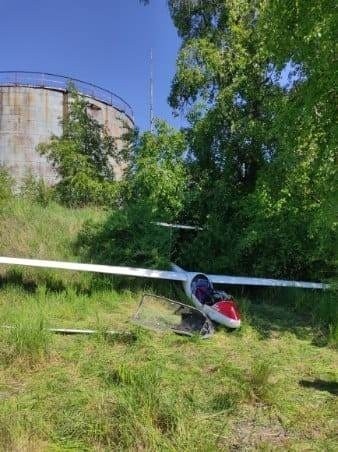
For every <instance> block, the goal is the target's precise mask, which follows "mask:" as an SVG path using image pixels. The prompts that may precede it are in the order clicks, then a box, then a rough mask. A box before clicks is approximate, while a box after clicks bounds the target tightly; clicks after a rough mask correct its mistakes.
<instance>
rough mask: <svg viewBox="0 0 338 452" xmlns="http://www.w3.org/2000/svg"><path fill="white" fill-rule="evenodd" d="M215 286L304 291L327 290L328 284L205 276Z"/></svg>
mask: <svg viewBox="0 0 338 452" xmlns="http://www.w3.org/2000/svg"><path fill="white" fill-rule="evenodd" d="M207 276H208V278H209V279H210V280H211V281H212V282H213V283H215V284H237V285H239V286H243V285H244V286H268V287H299V288H300V287H302V288H304V289H328V288H329V285H328V284H322V283H315V282H305V281H287V280H284V279H267V278H247V277H244V276H226V275H223V276H222V275H207Z"/></svg>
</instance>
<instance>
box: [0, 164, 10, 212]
mask: <svg viewBox="0 0 338 452" xmlns="http://www.w3.org/2000/svg"><path fill="white" fill-rule="evenodd" d="M12 185H13V180H12V178H11V177H10V175H9V174H8V171H7V170H6V169H5V168H3V167H1V166H0V205H1V204H2V203H3V202H4V201H7V200H8V199H9V198H10V197H11V196H12Z"/></svg>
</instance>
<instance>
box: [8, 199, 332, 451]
mask: <svg viewBox="0 0 338 452" xmlns="http://www.w3.org/2000/svg"><path fill="white" fill-rule="evenodd" d="M102 215H103V214H102V213H100V212H96V211H91V210H84V211H68V210H66V209H63V208H62V207H60V206H57V205H50V206H48V207H46V208H42V207H40V206H28V205H27V203H26V204H25V203H24V202H23V201H12V202H11V203H10V204H9V205H8V206H7V207H6V208H4V209H2V210H1V214H0V233H1V240H0V251H1V252H0V254H1V255H11V256H14V255H15V256H25V257H40V258H47V257H49V258H51V259H68V260H71V259H77V260H79V258H77V256H76V255H75V251H74V250H73V247H72V241H73V240H74V239H75V237H76V234H77V232H78V230H79V228H80V227H81V225H82V224H83V221H85V220H86V219H88V218H90V217H93V216H94V217H95V218H100V217H102ZM1 275H2V280H1V281H2V282H1V287H0V318H1V325H7V326H11V328H1V329H0V450H4V451H75V450H79V451H86V450H88V451H92V450H97V451H103V450H107V451H108V450H109V451H111V450H138V451H141V450H150V451H152V450H153V451H155V450H165V451H167V450H168V451H176V450H180V451H181V450H184V451H185V450H186V451H192V450H193V451H195V450H196V451H214V450H297V451H298V450H300V451H310V450H311V451H312V450H318V451H322V450H323V451H330V450H332V451H334V450H337V448H336V447H337V439H338V438H337V436H335V432H336V431H337V422H336V418H337V412H338V405H337V400H338V399H337V387H338V383H337V372H338V368H337V352H336V349H335V343H336V342H335V336H336V332H335V331H333V330H332V331H326V330H323V329H322V327H321V326H320V325H319V324H317V323H316V322H315V321H314V320H315V319H313V317H312V316H311V315H310V314H311V313H310V312H304V313H303V315H300V314H299V313H298V314H297V313H296V312H297V310H294V309H291V308H290V296H291V295H290V293H289V294H288V297H289V298H288V300H287V303H286V304H285V305H283V302H282V300H280V299H279V300H278V303H276V302H273V301H274V300H271V294H270V295H269V297H266V299H263V298H261V299H260V297H262V296H261V295H259V296H257V297H256V299H255V301H254V302H253V301H250V300H249V299H248V298H243V297H241V298H240V305H241V309H242V312H243V317H244V319H243V327H242V328H241V330H239V331H235V332H232V333H229V332H228V331H226V330H224V329H223V328H219V329H218V330H217V332H216V334H215V335H214V336H213V337H212V338H211V339H207V340H202V339H200V338H196V337H193V338H185V337H181V336H177V335H174V334H171V333H167V334H160V333H156V332H152V331H148V330H144V329H142V328H140V327H137V326H135V325H133V324H132V322H131V321H130V318H131V316H132V314H133V313H134V312H135V310H136V308H137V304H138V303H139V301H140V297H141V295H142V291H141V290H138V289H135V288H134V289H133V290H126V289H124V290H122V289H120V290H117V289H114V287H113V286H114V281H113V280H112V279H109V278H106V279H97V278H93V277H91V276H90V275H87V274H78V273H67V272H62V271H49V270H48V271H41V270H39V271H38V270H36V269H35V270H34V269H28V268H26V269H23V270H20V269H2V270H1ZM150 289H152V290H155V291H157V292H159V293H161V292H162V293H164V294H165V295H166V294H170V295H171V296H173V295H174V294H176V297H177V296H178V294H179V293H180V292H179V289H178V288H177V287H176V286H175V285H171V283H168V284H163V285H162V286H161V287H156V286H153V287H152V288H150ZM292 296H293V297H296V296H297V295H295V293H293V295H292ZM300 297H301V295H300ZM268 298H269V299H268ZM294 304H295V306H296V305H297V300H295V301H294ZM298 312H299V310H298ZM48 327H74V328H80V327H84V328H95V329H97V330H98V334H97V335H94V336H59V335H53V334H52V333H49V332H48V331H47V328H48ZM107 329H113V330H116V331H118V332H121V333H124V332H130V333H131V334H119V335H116V336H113V337H110V336H107V335H105V334H104V332H105V331H106V330H107Z"/></svg>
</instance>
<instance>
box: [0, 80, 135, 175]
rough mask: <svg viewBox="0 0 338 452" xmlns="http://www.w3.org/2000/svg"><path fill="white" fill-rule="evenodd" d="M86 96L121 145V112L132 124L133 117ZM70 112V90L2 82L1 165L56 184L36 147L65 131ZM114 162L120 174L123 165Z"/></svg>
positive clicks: (0, 112)
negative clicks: (119, 165) (65, 119)
mask: <svg viewBox="0 0 338 452" xmlns="http://www.w3.org/2000/svg"><path fill="white" fill-rule="evenodd" d="M87 98H88V100H89V102H90V103H91V104H92V106H93V108H92V109H89V113H90V114H92V115H93V117H94V118H95V119H97V120H98V121H99V122H100V123H101V124H103V125H104V126H105V127H106V129H107V131H108V133H109V134H111V135H112V136H113V137H115V138H116V139H117V145H118V147H120V146H121V144H122V143H121V135H122V134H123V133H124V126H123V124H122V123H121V122H120V120H119V119H118V118H120V117H121V115H122V117H123V118H124V120H125V121H126V123H128V125H129V126H130V127H133V122H132V120H131V119H130V118H129V117H128V116H127V115H125V114H123V113H121V112H119V111H118V110H117V109H116V108H115V107H114V106H112V105H107V104H106V103H104V102H100V101H98V100H96V99H92V98H90V97H88V96H87ZM67 112H68V93H67V92H66V91H65V90H62V89H59V90H56V89H48V88H42V87H39V88H34V87H29V86H1V84H0V164H5V165H6V166H8V167H9V168H10V171H11V172H12V174H13V176H14V177H15V178H17V180H18V181H19V180H20V179H21V178H22V177H24V176H25V174H26V173H27V172H32V173H33V174H35V175H36V176H38V177H42V178H44V179H45V180H46V182H47V183H54V182H55V180H56V174H55V172H54V170H53V168H52V167H51V165H50V164H49V163H48V162H47V161H46V159H45V158H44V157H42V156H41V155H40V154H39V153H38V152H37V151H36V146H37V145H38V144H39V143H41V142H47V141H48V140H49V139H50V136H51V135H52V134H53V135H60V134H61V133H62V126H61V124H60V121H61V120H62V119H64V118H65V116H66V115H67ZM112 164H113V166H114V169H115V172H116V175H117V176H118V175H120V174H121V170H122V168H119V167H118V166H117V165H116V163H115V162H112Z"/></svg>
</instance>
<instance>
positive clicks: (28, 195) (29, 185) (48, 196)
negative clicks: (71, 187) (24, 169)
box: [19, 173, 56, 206]
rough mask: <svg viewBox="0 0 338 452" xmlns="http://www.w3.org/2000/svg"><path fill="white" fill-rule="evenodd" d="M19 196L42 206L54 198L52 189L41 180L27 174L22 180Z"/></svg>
mask: <svg viewBox="0 0 338 452" xmlns="http://www.w3.org/2000/svg"><path fill="white" fill-rule="evenodd" d="M19 194H20V197H23V198H25V199H27V200H29V201H30V202H37V203H38V204H41V205H43V206H47V205H48V204H49V203H50V202H51V201H53V200H54V199H55V198H56V194H55V189H54V187H49V186H48V185H47V184H46V182H45V181H44V180H43V179H41V178H40V179H38V178H36V177H35V176H34V175H33V174H32V173H28V174H27V175H26V177H25V178H24V179H23V180H22V183H21V185H20V189H19Z"/></svg>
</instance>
